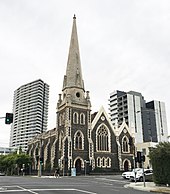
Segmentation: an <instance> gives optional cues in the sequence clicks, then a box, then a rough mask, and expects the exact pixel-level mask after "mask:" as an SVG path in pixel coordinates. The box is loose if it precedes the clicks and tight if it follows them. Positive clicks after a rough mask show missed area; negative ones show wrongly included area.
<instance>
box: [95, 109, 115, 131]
mask: <svg viewBox="0 0 170 194" xmlns="http://www.w3.org/2000/svg"><path fill="white" fill-rule="evenodd" d="M102 114H104V116H105V118H106V120H107V121H108V123H109V125H110V127H111V128H112V131H113V132H114V133H115V131H114V127H113V125H112V123H111V120H110V118H109V117H108V114H107V113H106V111H105V109H104V107H103V106H102V107H101V108H100V110H99V111H98V112H97V114H96V115H95V117H94V119H93V121H92V130H93V129H94V127H95V125H96V123H97V121H98V120H99V119H100V117H101V115H102Z"/></svg>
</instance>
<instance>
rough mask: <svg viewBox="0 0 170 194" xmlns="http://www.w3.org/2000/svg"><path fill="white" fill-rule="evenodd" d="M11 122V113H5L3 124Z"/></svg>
mask: <svg viewBox="0 0 170 194" xmlns="http://www.w3.org/2000/svg"><path fill="white" fill-rule="evenodd" d="M12 122H13V114H12V113H6V117H5V124H11V123H12Z"/></svg>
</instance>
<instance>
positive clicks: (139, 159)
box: [137, 152, 145, 163]
mask: <svg viewBox="0 0 170 194" xmlns="http://www.w3.org/2000/svg"><path fill="white" fill-rule="evenodd" d="M137 162H138V163H142V162H145V155H143V153H142V152H137Z"/></svg>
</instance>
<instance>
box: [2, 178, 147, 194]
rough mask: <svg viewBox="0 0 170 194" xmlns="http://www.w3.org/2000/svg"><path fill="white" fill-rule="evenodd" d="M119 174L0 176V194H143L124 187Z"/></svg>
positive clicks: (124, 182) (124, 181) (125, 182)
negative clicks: (58, 176) (55, 176)
mask: <svg viewBox="0 0 170 194" xmlns="http://www.w3.org/2000/svg"><path fill="white" fill-rule="evenodd" d="M128 183H129V182H128V181H127V180H124V179H122V178H121V176H120V175H113V176H77V177H60V178H54V177H30V176H18V177H15V176H0V194H1V193H4V194H5V193H9V194H10V193H11V194H18V193H19V194H30V193H33V194H54V193H59V194H83V193H84V194H113V193H118V194H144V193H148V192H144V191H137V190H134V189H131V188H125V187H124V185H125V184H128Z"/></svg>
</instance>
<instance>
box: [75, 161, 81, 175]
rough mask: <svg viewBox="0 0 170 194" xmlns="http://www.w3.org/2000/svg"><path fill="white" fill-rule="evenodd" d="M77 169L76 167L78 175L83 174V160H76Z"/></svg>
mask: <svg viewBox="0 0 170 194" xmlns="http://www.w3.org/2000/svg"><path fill="white" fill-rule="evenodd" d="M75 167H76V173H77V174H80V173H81V160H80V159H77V160H76V164H75Z"/></svg>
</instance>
